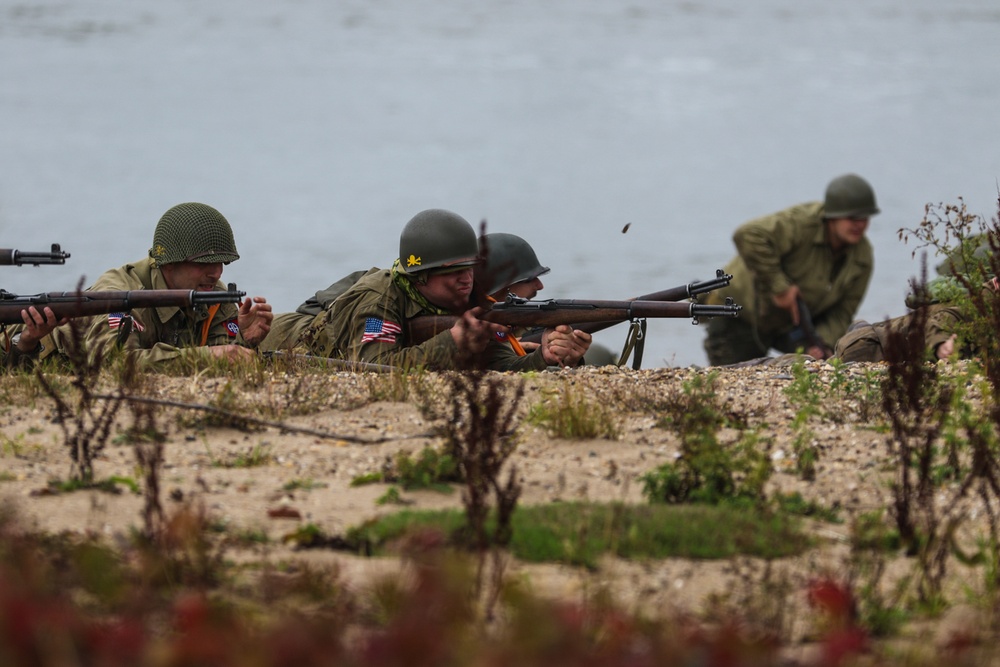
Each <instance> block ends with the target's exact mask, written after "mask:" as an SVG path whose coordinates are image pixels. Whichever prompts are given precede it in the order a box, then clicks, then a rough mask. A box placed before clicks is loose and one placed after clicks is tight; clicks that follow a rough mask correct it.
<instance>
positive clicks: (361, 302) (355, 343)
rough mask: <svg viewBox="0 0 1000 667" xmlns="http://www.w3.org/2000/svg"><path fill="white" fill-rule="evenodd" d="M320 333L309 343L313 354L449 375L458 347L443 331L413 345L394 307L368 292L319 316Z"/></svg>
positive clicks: (352, 296)
mask: <svg viewBox="0 0 1000 667" xmlns="http://www.w3.org/2000/svg"><path fill="white" fill-rule="evenodd" d="M320 318H322V319H318V322H319V323H320V325H321V326H320V327H319V329H318V330H315V327H314V333H313V334H312V335H311V336H309V340H308V341H307V343H308V345H309V348H310V351H311V352H312V353H313V354H318V355H320V356H328V357H338V358H341V359H347V360H350V361H363V362H366V363H373V364H384V365H387V366H398V367H401V368H417V367H424V368H428V369H432V370H450V369H454V368H455V367H456V364H455V359H456V356H457V354H458V347H457V346H456V345H455V341H454V339H453V338H452V337H451V333H449V332H448V331H442V332H440V333H438V334H437V335H435V336H433V337H432V338H429V339H428V340H426V341H424V342H422V343H420V344H412V342H411V340H410V338H409V334H408V331H407V328H406V320H405V317H404V313H403V310H402V308H401V307H400V305H399V304H398V302H397V301H396V300H394V299H391V298H382V297H381V295H379V294H377V293H376V292H372V291H359V293H357V294H353V293H348V294H345V295H344V296H343V297H341V298H340V299H338V300H337V301H336V302H334V304H333V305H332V306H331V307H330V309H329V310H327V311H326V312H325V313H324V314H322V315H320Z"/></svg>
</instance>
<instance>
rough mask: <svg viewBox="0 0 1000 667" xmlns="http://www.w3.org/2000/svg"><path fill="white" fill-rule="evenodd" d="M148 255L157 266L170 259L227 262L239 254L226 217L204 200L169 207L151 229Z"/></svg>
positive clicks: (175, 260)
mask: <svg viewBox="0 0 1000 667" xmlns="http://www.w3.org/2000/svg"><path fill="white" fill-rule="evenodd" d="M149 256H150V257H152V258H153V259H154V260H156V263H157V264H158V265H159V266H163V265H164V264H172V263H174V262H198V263H202V264H214V263H216V262H221V263H223V264H229V263H230V262H235V261H236V260H238V259H239V258H240V255H239V253H238V252H236V241H235V239H233V229H232V227H230V226H229V221H228V220H226V218H225V217H223V215H222V214H221V213H219V212H218V211H217V210H215V209H214V208H212V207H211V206H208V205H207V204H198V203H195V202H189V203H185V204H178V205H176V206H174V207H172V208H170V209H169V210H168V211H167V212H166V213H164V214H163V216H162V217H161V218H160V221H159V222H158V223H156V230H155V231H154V232H153V247H152V248H150V249H149Z"/></svg>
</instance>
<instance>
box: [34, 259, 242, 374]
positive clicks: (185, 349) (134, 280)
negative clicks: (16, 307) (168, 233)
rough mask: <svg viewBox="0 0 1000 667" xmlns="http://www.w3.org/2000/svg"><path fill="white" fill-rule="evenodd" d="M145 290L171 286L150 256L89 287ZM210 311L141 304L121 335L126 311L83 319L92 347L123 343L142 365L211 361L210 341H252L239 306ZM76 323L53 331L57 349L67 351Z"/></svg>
mask: <svg viewBox="0 0 1000 667" xmlns="http://www.w3.org/2000/svg"><path fill="white" fill-rule="evenodd" d="M141 289H170V288H169V287H168V286H167V282H166V280H165V279H164V278H163V273H162V272H161V271H160V269H159V267H157V266H156V263H155V262H154V261H153V260H152V259H149V258H147V259H142V260H139V261H138V262H135V263H132V264H126V265H125V266H123V267H121V268H118V269H111V270H110V271H106V272H105V273H104V274H103V275H101V277H100V278H98V279H97V282H95V283H94V284H93V285H91V286H90V287H89V288H88V290H89V291H105V290H141ZM216 289H218V290H225V289H226V286H225V285H224V284H222V282H221V281H220V282H219V283H218V284H217V285H216ZM210 310H212V308H211V307H209V306H196V307H194V308H179V307H177V306H166V307H163V308H135V309H133V310H132V311H131V313H130V315H131V318H132V324H131V332H130V333H129V334H128V336H127V337H126V336H124V335H119V334H120V333H123V331H122V327H123V326H126V327H127V326H128V323H127V319H125V318H124V317H123V316H124V315H126V314H125V313H110V314H107V315H95V316H93V317H89V318H78V320H84V321H85V327H86V328H85V330H84V336H85V341H86V344H87V346H88V348H89V349H95V348H96V346H98V345H107V346H114V345H117V344H120V345H121V346H122V347H123V348H124V349H126V350H129V351H130V352H131V353H132V354H134V355H135V357H136V359H137V360H138V361H139V363H140V365H142V366H148V365H151V364H156V363H159V362H165V361H170V360H174V359H208V358H210V357H211V356H212V353H211V352H210V351H209V350H208V348H207V347H205V346H206V345H230V344H237V345H246V343H245V342H244V341H243V337H242V336H241V335H240V330H239V325H238V324H237V316H238V315H239V308H238V307H237V306H236V304H232V303H223V304H220V305H219V307H218V309H216V310H215V311H214V313H211V312H210ZM209 318H211V319H209ZM72 324H73V322H70V323H69V324H64V325H62V326H60V327H56V329H55V330H54V331H53V332H52V334H50V338H51V339H52V340H53V341H54V343H55V348H56V350H59V351H61V350H64V349H65V348H66V346H67V345H68V344H69V341H70V340H71V335H72V332H71V331H70V326H71V325H72ZM206 326H207V329H206ZM122 339H124V340H122ZM45 340H48V338H46V339H45ZM203 340H204V342H203ZM109 349H110V348H109ZM43 354H44V353H43Z"/></svg>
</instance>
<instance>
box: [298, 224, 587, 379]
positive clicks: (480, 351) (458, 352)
mask: <svg viewBox="0 0 1000 667" xmlns="http://www.w3.org/2000/svg"><path fill="white" fill-rule="evenodd" d="M479 260H480V258H479V243H478V240H477V239H476V233H475V231H474V230H473V228H472V225H470V224H469V223H468V221H466V220H465V219H464V218H462V217H461V216H459V215H457V214H455V213H452V212H450V211H445V210H442V209H429V210H426V211H422V212H420V213H418V214H417V215H415V216H414V217H413V218H412V219H411V220H410V221H409V222H408V223H407V224H406V226H405V227H404V228H403V231H402V233H401V234H400V238H399V258H398V259H397V260H396V261H395V262H394V263H393V265H392V268H390V269H384V270H372V271H369V272H368V273H367V274H365V275H364V276H363V277H362V278H361V279H360V280H358V281H357V282H356V283H354V284H353V285H352V286H351V287H350V288H348V289H347V290H346V291H345V292H344V293H343V294H341V295H340V296H339V297H338V298H336V299H335V300H334V301H332V303H330V305H329V307H328V308H326V309H325V310H324V311H323V312H322V313H321V314H320V315H319V316H317V317H316V319H315V320H314V321H313V322H312V324H311V325H310V327H309V330H308V332H307V333H306V334H305V335H304V336H303V341H304V342H305V343H306V344H307V346H308V348H309V350H310V351H311V352H312V353H313V354H317V355H319V356H324V357H337V358H341V359H347V360H351V361H363V362H370V363H378V364H386V365H391V366H400V367H404V368H416V367H424V368H428V369H433V370H444V369H453V368H458V367H460V366H461V365H462V363H463V361H469V360H471V359H479V360H480V361H482V362H483V365H485V366H486V367H487V368H490V369H493V370H533V369H539V370H540V369H543V368H546V367H547V366H552V365H559V366H573V365H576V364H577V363H578V362H579V361H580V359H581V358H582V357H583V354H584V353H585V352H586V351H587V347H588V346H589V344H590V335H589V334H586V333H583V332H575V331H573V329H572V328H571V327H568V326H560V327H556V328H555V329H547V330H546V331H545V335H544V336H543V340H542V344H541V345H540V346H539V347H538V349H537V350H535V351H533V352H531V353H530V354H527V355H525V356H517V355H516V354H515V353H514V352H513V350H511V348H510V347H509V346H507V345H501V344H500V343H498V342H497V340H496V334H497V333H498V332H505V331H506V328H505V327H502V326H499V325H496V324H491V323H489V322H485V321H483V320H480V319H478V318H477V315H479V314H481V312H482V311H481V309H479V308H472V309H470V308H469V304H470V299H471V298H472V294H473V267H474V266H475V265H476V264H478V263H479ZM421 315H458V316H459V318H458V320H457V321H456V322H455V324H454V325H453V326H452V327H451V328H450V329H448V330H446V331H442V332H440V333H439V334H437V335H435V336H433V337H431V338H430V339H428V340H426V341H423V342H419V343H418V342H416V341H414V340H411V339H410V338H409V332H408V327H407V322H408V321H409V320H410V319H412V318H414V317H418V316H421Z"/></svg>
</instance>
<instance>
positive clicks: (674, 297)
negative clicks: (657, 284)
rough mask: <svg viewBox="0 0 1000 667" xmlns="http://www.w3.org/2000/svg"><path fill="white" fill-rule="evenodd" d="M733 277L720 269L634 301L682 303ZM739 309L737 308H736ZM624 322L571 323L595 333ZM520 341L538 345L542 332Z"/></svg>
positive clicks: (725, 284) (527, 335)
mask: <svg viewBox="0 0 1000 667" xmlns="http://www.w3.org/2000/svg"><path fill="white" fill-rule="evenodd" d="M732 279H733V277H732V276H731V275H729V274H727V273H724V272H723V271H722V269H716V270H715V278H713V279H711V280H701V281H698V282H693V283H688V284H686V285H678V286H677V287H671V288H670V289H665V290H661V291H659V292H653V293H652V294H643V295H642V296H639V297H636V298H635V301H683V300H684V299H691V298H695V297H697V296H698V295H699V294H706V293H708V292H712V291H714V290H717V289H721V288H723V287H727V286H728V285H729V281H731V280H732ZM737 308H739V306H737ZM701 317H718V315H708V314H706V315H701ZM725 317H738V315H725ZM693 319H694V323H695V324H697V323H698V319H697V317H695V318H693ZM624 321H625V320H609V321H603V322H592V321H590V322H584V321H579V322H573V323H572V326H573V328H574V329H579V330H580V331H585V332H587V333H590V334H592V333H597V332H598V331H602V330H604V329H607V328H609V327H613V326H614V325H616V324H619V323H620V322H624ZM521 340H522V341H523V342H526V343H540V342H542V330H540V329H539V330H534V331H530V332H528V333H526V334H525V335H524V336H522V337H521Z"/></svg>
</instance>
